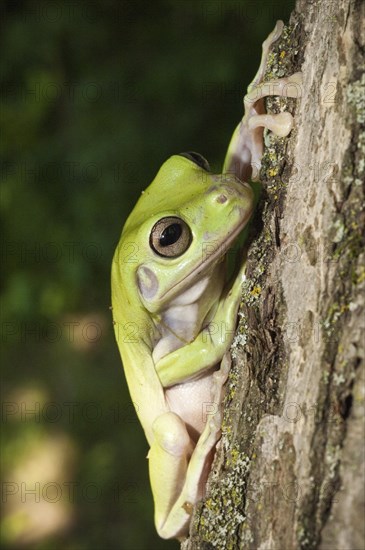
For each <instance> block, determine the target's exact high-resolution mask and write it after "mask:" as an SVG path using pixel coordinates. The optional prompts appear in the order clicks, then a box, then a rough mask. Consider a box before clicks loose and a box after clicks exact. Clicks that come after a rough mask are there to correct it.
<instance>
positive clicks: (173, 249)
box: [150, 216, 192, 258]
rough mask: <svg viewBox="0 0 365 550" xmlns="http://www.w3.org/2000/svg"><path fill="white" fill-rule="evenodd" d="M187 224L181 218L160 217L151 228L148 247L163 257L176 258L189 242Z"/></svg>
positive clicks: (189, 236) (189, 233) (189, 234)
mask: <svg viewBox="0 0 365 550" xmlns="http://www.w3.org/2000/svg"><path fill="white" fill-rule="evenodd" d="M191 240H192V236H191V231H190V228H189V226H188V225H187V224H186V223H185V222H184V220H182V219H181V218H177V217H175V216H169V217H168V218H161V220H158V222H156V223H155V225H154V226H153V228H152V231H151V234H150V247H151V248H152V250H153V251H154V252H156V254H158V255H159V256H163V257H164V258H177V257H178V256H181V254H184V252H185V251H186V250H187V249H188V248H189V246H190V244H191Z"/></svg>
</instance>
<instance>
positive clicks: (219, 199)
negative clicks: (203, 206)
mask: <svg viewBox="0 0 365 550" xmlns="http://www.w3.org/2000/svg"><path fill="white" fill-rule="evenodd" d="M227 200H228V199H227V197H226V195H218V197H217V198H216V201H217V202H219V204H224V203H225V202H227Z"/></svg>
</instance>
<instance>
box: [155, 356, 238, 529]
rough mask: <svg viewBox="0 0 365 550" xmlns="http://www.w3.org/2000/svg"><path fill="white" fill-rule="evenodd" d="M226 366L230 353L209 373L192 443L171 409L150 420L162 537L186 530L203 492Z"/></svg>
mask: <svg viewBox="0 0 365 550" xmlns="http://www.w3.org/2000/svg"><path fill="white" fill-rule="evenodd" d="M229 368H230V356H229V355H228V354H226V355H225V356H224V357H223V360H222V363H221V368H220V369H219V370H217V371H216V372H215V373H214V374H213V386H212V396H211V402H210V403H204V404H202V406H203V405H204V409H203V408H202V414H204V412H203V411H204V410H207V411H210V412H208V413H207V414H206V417H207V421H206V425H205V428H204V430H203V433H202V434H201V436H200V437H199V440H198V442H197V444H196V446H195V447H194V443H193V442H192V441H191V439H190V436H189V434H188V431H187V428H186V425H185V423H184V421H183V420H182V419H181V418H180V417H179V416H178V415H177V414H175V413H173V412H168V413H165V414H163V415H161V416H160V417H158V418H157V419H156V420H155V422H154V424H153V432H154V435H155V440H154V442H153V443H152V446H151V450H150V452H149V454H148V458H149V469H150V479H151V486H152V492H153V497H154V501H155V524H156V529H157V531H158V534H159V535H160V537H162V538H173V537H174V538H182V537H184V536H186V535H187V534H188V530H189V523H190V519H191V514H192V511H193V507H194V505H195V504H196V503H197V502H198V500H199V499H201V498H202V497H203V496H204V492H205V483H206V479H207V477H208V474H209V471H210V468H211V462H212V459H213V451H214V448H215V445H216V443H217V441H218V440H219V438H220V435H221V423H222V407H221V401H222V394H223V386H224V384H225V382H226V380H227V376H228V372H229ZM207 405H208V406H207Z"/></svg>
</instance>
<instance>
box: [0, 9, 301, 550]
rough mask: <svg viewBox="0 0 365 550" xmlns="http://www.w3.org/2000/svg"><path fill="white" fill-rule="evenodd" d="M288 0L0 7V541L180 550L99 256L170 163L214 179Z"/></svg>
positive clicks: (104, 261)
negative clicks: (165, 531)
mask: <svg viewBox="0 0 365 550" xmlns="http://www.w3.org/2000/svg"><path fill="white" fill-rule="evenodd" d="M293 4H294V2H291V1H287V0H282V1H280V0H277V1H276V2H271V1H269V0H263V1H258V0H252V1H247V2H246V1H243V0H242V1H228V0H226V1H201V2H199V1H197V2H194V1H188V0H181V1H176V0H175V1H173V0H165V1H163V0H156V1H154V2H151V3H148V2H147V1H143V2H139V1H133V2H130V1H126V2H124V1H123V0H122V1H119V0H113V1H112V0H104V1H103V0H94V1H88V0H84V1H80V0H70V1H64V2H61V1H57V0H48V1H46V0H45V1H40V0H37V1H23V2H20V1H17V0H12V1H8V2H5V3H4V2H3V3H2V18H3V21H4V26H3V32H2V37H1V42H2V43H1V51H2V54H3V55H2V63H1V69H2V70H1V74H2V110H1V128H2V145H1V153H2V163H1V170H2V183H1V195H2V225H3V232H2V235H3V236H2V274H3V282H2V344H3V346H2V349H3V351H2V359H3V361H2V365H3V370H2V373H3V374H2V380H3V383H2V436H3V437H2V489H3V506H2V509H3V514H2V524H1V527H2V528H1V535H2V546H3V548H19V547H28V548H37V549H42V550H43V549H55V548H60V549H67V550H71V549H72V550H76V549H77V550H81V549H85V550H86V549H97V548H108V549H109V548H110V549H122V550H124V549H128V550H129V549H141V550H142V549H151V548H161V549H165V550H168V549H169V548H178V544H177V542H175V541H162V540H160V539H159V538H158V537H157V535H156V534H155V529H154V526H153V505H152V498H151V492H150V487H149V481H148V473H147V461H146V458H145V457H146V454H147V450H148V449H147V444H146V441H145V439H144V435H143V432H142V429H141V428H140V426H139V424H138V422H137V419H136V416H135V414H134V410H133V408H132V406H131V404H130V402H129V396H128V391H127V387H126V383H125V380H124V376H123V371H122V366H121V362H120V358H119V354H118V350H117V346H116V344H115V342H114V337H113V331H112V325H111V316H110V312H109V310H108V307H109V304H110V282H109V280H110V265H111V260H112V255H113V251H114V248H115V246H116V243H117V241H118V238H119V235H120V232H121V228H122V226H123V223H124V221H125V219H126V217H127V215H128V213H129V211H130V210H131V208H132V206H133V204H134V203H135V201H136V200H137V198H138V196H139V194H140V193H141V191H142V190H143V189H144V188H145V187H146V186H147V185H148V183H149V182H150V181H151V180H152V179H153V177H154V175H155V174H156V172H157V170H158V168H159V167H160V165H161V164H162V163H163V162H164V160H166V159H167V158H168V157H169V156H170V155H172V154H174V153H177V152H181V151H188V150H193V151H194V150H195V151H199V152H200V153H202V154H203V155H204V156H205V157H206V158H207V159H208V160H210V162H211V166H212V167H213V168H214V169H215V170H217V171H219V168H220V166H221V165H222V162H223V159H224V155H225V151H226V148H227V145H228V143H229V139H230V137H231V134H232V132H233V129H234V127H235V125H236V124H237V122H238V121H239V119H240V117H241V116H242V97H243V95H244V90H245V88H246V86H247V85H248V83H249V82H250V79H251V78H252V77H253V75H254V73H255V71H256V69H257V67H258V63H259V60H260V56H261V43H262V41H263V40H264V39H265V38H266V36H267V35H268V33H269V32H270V31H271V30H272V28H273V26H274V23H275V21H276V20H277V19H280V18H281V19H284V21H287V20H288V17H289V14H290V11H291V9H293Z"/></svg>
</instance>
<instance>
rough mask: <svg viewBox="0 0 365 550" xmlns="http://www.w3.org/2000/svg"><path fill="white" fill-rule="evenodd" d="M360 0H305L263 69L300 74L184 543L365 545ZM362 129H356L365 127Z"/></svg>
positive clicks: (279, 102)
mask: <svg viewBox="0 0 365 550" xmlns="http://www.w3.org/2000/svg"><path fill="white" fill-rule="evenodd" d="M363 21H364V3H363V2H361V1H356V0H334V1H330V0H322V1H318V2H308V1H307V0H298V2H297V7H296V10H295V12H294V13H293V14H292V17H291V20H290V26H289V28H288V29H286V32H285V33H284V35H283V36H282V37H281V38H280V40H279V41H278V42H277V43H276V44H275V45H274V50H273V51H274V56H272V59H271V66H270V67H269V72H268V74H270V75H271V78H272V75H273V74H274V75H275V76H278V77H279V76H283V75H284V74H285V75H288V74H291V73H293V72H296V71H297V70H302V71H303V76H304V82H303V95H302V98H301V100H283V99H278V98H275V99H270V100H268V109H271V110H272V111H274V112H275V111H276V112H277V109H278V108H279V107H280V106H283V105H286V107H287V109H288V110H290V111H291V112H293V113H294V112H295V120H296V129H295V130H294V131H293V132H292V134H291V136H290V138H289V139H285V138H273V137H272V136H270V137H269V136H266V152H265V158H264V162H263V168H262V180H263V182H264V185H265V189H266V191H265V193H264V196H263V198H262V200H261V203H260V205H259V208H258V210H257V214H256V218H255V221H254V227H255V234H254V235H253V236H252V242H251V245H250V251H249V260H248V267H247V274H248V278H247V284H246V287H245V288H244V289H243V295H242V304H241V309H240V322H239V326H238V329H237V333H236V338H235V340H234V343H233V346H232V353H233V357H234V362H233V366H232V370H231V374H230V378H229V381H228V384H227V392H226V398H225V402H224V410H225V412H224V422H223V436H222V440H221V443H220V446H219V449H218V451H217V453H216V457H215V461H214V464H213V469H212V473H211V475H210V479H209V482H208V486H207V492H206V498H205V499H204V500H203V501H202V502H201V503H200V504H199V505H198V506H197V507H196V509H195V511H194V515H193V521H192V527H191V536H190V538H189V539H188V540H187V541H185V543H183V545H182V548H183V549H184V550H190V549H194V550H195V549H208V548H218V549H236V548H237V549H238V548H239V549H242V548H243V549H246V548H247V549H270V550H287V549H290V550H291V549H296V548H303V549H312V548H319V549H321V550H327V549H328V550H329V549H331V550H337V549H341V550H361V549H363V548H364V532H363V520H362V518H363V509H364V492H363V487H364V452H363V445H364V433H363V432H364V430H363V427H364V371H363V366H364V348H363V337H364V319H365V312H364V285H365V268H364V248H363V244H364V211H363V205H364V187H363V182H364V170H365V163H364V156H361V148H362V154H363V153H364V147H365V132H364V104H363V101H364V100H363V95H362V94H363V93H364V91H365V90H364V84H365V83H364V73H363V67H362V63H363V58H362V55H361V54H362V52H363V51H364V33H363V29H362V28H361V26H362V25H363ZM361 132H362V133H361Z"/></svg>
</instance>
